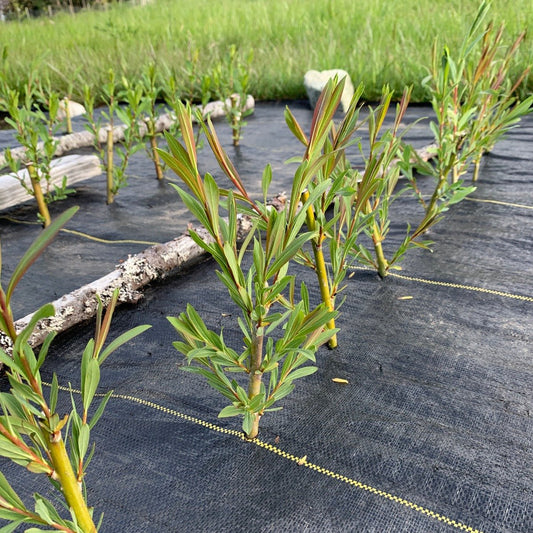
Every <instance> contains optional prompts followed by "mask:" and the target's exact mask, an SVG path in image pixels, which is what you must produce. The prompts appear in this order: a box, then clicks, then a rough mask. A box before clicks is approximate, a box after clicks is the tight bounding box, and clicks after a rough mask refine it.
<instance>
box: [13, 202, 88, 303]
mask: <svg viewBox="0 0 533 533" xmlns="http://www.w3.org/2000/svg"><path fill="white" fill-rule="evenodd" d="M78 209H79V208H78V207H71V208H70V209H68V210H67V211H65V212H64V213H63V214H61V215H60V216H58V217H57V218H56V219H55V220H54V221H53V222H52V223H51V224H50V225H49V226H48V227H47V228H45V229H44V230H43V231H42V232H41V234H40V235H39V237H37V239H35V241H34V242H33V244H32V245H31V246H30V247H29V248H28V250H27V252H26V253H25V254H24V255H23V257H22V259H21V260H20V261H19V263H18V265H17V266H16V267H15V270H14V271H13V275H12V276H11V279H10V280H9V284H8V286H7V291H6V300H7V302H9V301H10V299H11V295H12V294H13V290H14V289H15V287H16V286H17V284H18V282H19V281H20V280H21V279H22V277H23V276H24V274H25V273H26V271H27V270H28V268H30V266H31V265H32V264H33V263H34V262H35V261H36V260H37V258H38V257H39V256H40V255H41V254H42V253H43V251H44V250H45V248H46V247H47V246H48V245H49V244H50V243H51V242H52V240H53V239H54V237H55V236H56V235H57V233H58V232H59V230H60V229H61V228H62V227H63V226H64V225H65V224H66V223H67V222H68V221H69V220H70V219H71V218H72V217H73V216H74V214H75V213H76V211H77V210H78Z"/></svg>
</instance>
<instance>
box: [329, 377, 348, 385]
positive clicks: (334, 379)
mask: <svg viewBox="0 0 533 533" xmlns="http://www.w3.org/2000/svg"><path fill="white" fill-rule="evenodd" d="M331 381H333V382H334V383H346V384H348V383H350V382H349V381H348V380H347V379H342V378H331Z"/></svg>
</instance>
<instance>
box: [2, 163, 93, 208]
mask: <svg viewBox="0 0 533 533" xmlns="http://www.w3.org/2000/svg"><path fill="white" fill-rule="evenodd" d="M101 173H102V168H101V167H100V161H99V159H98V157H97V156H96V155H67V156H65V157H62V158H58V159H54V160H53V161H52V163H51V168H50V186H53V185H56V186H57V187H61V186H62V183H63V178H66V185H67V187H69V186H71V185H74V183H77V182H79V181H83V180H86V179H89V178H93V177H94V176H99V175H100V174H101ZM17 176H18V178H17V177H15V175H14V173H12V174H6V175H4V176H0V211H1V210H2V209H7V208H9V207H13V206H15V205H17V204H20V203H23V202H27V201H28V200H31V199H32V198H34V196H33V195H31V194H29V193H28V190H26V189H25V188H24V187H21V184H20V180H22V181H24V182H25V183H26V185H27V187H28V189H31V183H30V176H29V174H28V171H27V170H26V169H23V170H20V171H19V172H17Z"/></svg>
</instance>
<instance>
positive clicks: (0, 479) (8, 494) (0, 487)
mask: <svg viewBox="0 0 533 533" xmlns="http://www.w3.org/2000/svg"><path fill="white" fill-rule="evenodd" d="M0 495H1V496H2V498H4V500H6V501H7V502H8V503H10V504H11V505H13V506H14V507H17V508H18V509H22V510H24V509H26V507H25V506H24V503H23V501H22V500H21V499H20V498H19V496H18V494H17V493H16V492H15V491H14V490H13V488H12V487H11V485H10V484H9V482H8V481H7V479H6V477H5V476H4V474H2V472H0ZM0 531H1V530H0Z"/></svg>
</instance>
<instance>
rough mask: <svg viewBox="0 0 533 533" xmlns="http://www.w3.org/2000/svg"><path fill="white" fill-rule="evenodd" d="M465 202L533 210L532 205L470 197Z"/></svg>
mask: <svg viewBox="0 0 533 533" xmlns="http://www.w3.org/2000/svg"><path fill="white" fill-rule="evenodd" d="M465 200H468V201H469V202H481V203H484V204H496V205H505V206H507V207H518V208H520V209H533V206H532V205H525V204H513V203H511V202H502V201H501V200H490V199H485V198H469V197H466V198H465Z"/></svg>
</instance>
